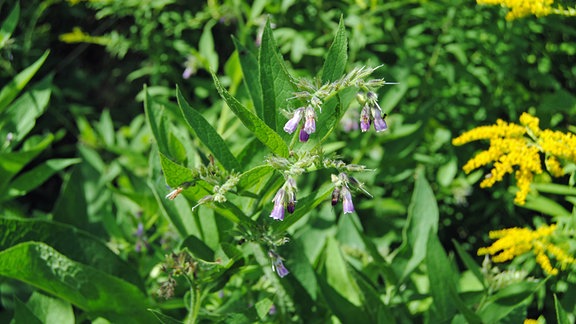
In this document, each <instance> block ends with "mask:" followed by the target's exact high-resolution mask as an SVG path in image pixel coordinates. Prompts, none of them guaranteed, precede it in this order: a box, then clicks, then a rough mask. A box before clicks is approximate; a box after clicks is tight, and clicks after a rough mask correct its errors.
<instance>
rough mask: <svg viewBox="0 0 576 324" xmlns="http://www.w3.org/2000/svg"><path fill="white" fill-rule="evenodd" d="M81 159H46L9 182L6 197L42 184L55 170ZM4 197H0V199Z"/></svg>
mask: <svg viewBox="0 0 576 324" xmlns="http://www.w3.org/2000/svg"><path fill="white" fill-rule="evenodd" d="M81 161H82V160H81V159H52V160H48V161H46V162H44V163H42V164H40V165H39V166H37V167H35V168H34V169H32V170H30V171H28V172H26V173H24V174H22V175H20V176H18V177H17V178H16V179H14V181H12V183H11V184H10V189H9V191H8V195H7V196H6V198H8V199H11V198H14V197H18V196H23V195H25V194H27V193H28V192H29V191H31V190H33V189H35V188H36V187H38V186H40V185H41V184H43V183H44V182H45V181H46V180H48V179H49V178H50V177H52V176H53V175H54V174H55V173H56V172H58V171H60V170H63V169H64V168H66V167H68V166H70V165H73V164H76V163H80V162H81ZM3 199H5V198H4V197H0V200H3Z"/></svg>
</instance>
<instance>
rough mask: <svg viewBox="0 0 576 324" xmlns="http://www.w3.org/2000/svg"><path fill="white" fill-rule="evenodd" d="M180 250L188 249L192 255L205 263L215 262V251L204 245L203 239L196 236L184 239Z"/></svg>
mask: <svg viewBox="0 0 576 324" xmlns="http://www.w3.org/2000/svg"><path fill="white" fill-rule="evenodd" d="M180 248H187V249H188V251H190V253H192V255H194V256H195V257H196V258H199V259H202V260H204V261H208V262H213V261H214V251H213V250H212V249H211V248H210V247H209V246H208V245H206V243H204V241H202V240H201V239H199V238H197V237H196V236H194V235H190V236H188V237H187V238H185V239H184V241H183V242H182V244H181V245H180Z"/></svg>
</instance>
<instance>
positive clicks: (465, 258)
mask: <svg viewBox="0 0 576 324" xmlns="http://www.w3.org/2000/svg"><path fill="white" fill-rule="evenodd" d="M452 243H453V244H454V247H455V248H456V252H457V253H458V255H459V256H460V259H461V260H462V262H464V264H465V265H466V268H468V270H470V271H472V273H473V274H474V276H475V277H476V279H478V281H479V282H481V283H482V286H484V288H487V287H486V280H485V279H484V275H483V274H482V269H481V268H480V267H479V266H478V264H477V263H476V261H474V259H472V257H471V256H470V254H468V253H466V251H465V250H464V248H462V246H461V245H460V243H458V242H457V241H456V240H452Z"/></svg>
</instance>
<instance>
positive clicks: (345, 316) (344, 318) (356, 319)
mask: <svg viewBox="0 0 576 324" xmlns="http://www.w3.org/2000/svg"><path fill="white" fill-rule="evenodd" d="M318 283H319V286H320V290H321V291H322V296H323V297H324V300H325V301H326V304H327V305H328V307H330V310H331V311H332V312H333V313H334V315H336V316H337V317H338V318H339V319H340V321H341V322H342V323H373V322H374V321H372V320H371V319H370V317H369V316H368V314H367V313H366V312H365V311H364V310H363V309H362V308H360V307H358V306H356V305H354V304H352V303H351V302H350V301H348V299H346V298H345V297H343V296H342V295H340V294H339V293H338V292H337V291H336V290H335V289H334V287H332V286H331V285H329V284H328V283H327V282H326V279H325V278H324V277H322V276H319V277H318Z"/></svg>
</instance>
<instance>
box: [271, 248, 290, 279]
mask: <svg viewBox="0 0 576 324" xmlns="http://www.w3.org/2000/svg"><path fill="white" fill-rule="evenodd" d="M268 256H269V257H270V259H271V260H272V270H273V271H276V273H277V274H278V276H279V277H280V278H284V277H286V276H287V275H288V274H289V273H290V271H288V269H286V267H285V266H284V262H283V259H282V257H281V256H279V255H278V254H277V253H276V252H274V251H272V250H270V251H268Z"/></svg>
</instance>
